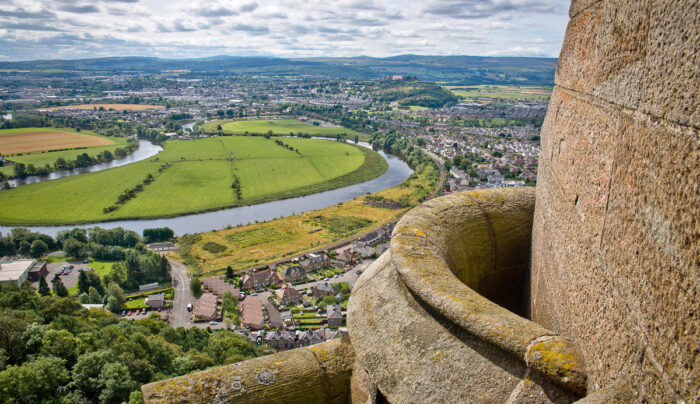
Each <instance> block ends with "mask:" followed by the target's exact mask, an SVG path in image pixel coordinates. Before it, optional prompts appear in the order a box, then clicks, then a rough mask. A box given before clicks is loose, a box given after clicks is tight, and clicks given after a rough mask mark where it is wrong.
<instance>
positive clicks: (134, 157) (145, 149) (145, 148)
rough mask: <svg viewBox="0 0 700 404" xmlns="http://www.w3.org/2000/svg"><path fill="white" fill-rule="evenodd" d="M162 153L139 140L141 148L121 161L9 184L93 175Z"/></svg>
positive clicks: (161, 149) (157, 148) (160, 148)
mask: <svg viewBox="0 0 700 404" xmlns="http://www.w3.org/2000/svg"><path fill="white" fill-rule="evenodd" d="M161 151H163V148H162V147H160V146H158V145H154V144H153V143H151V142H147V141H145V140H139V148H138V149H137V150H136V151H134V152H133V153H131V154H129V155H128V156H126V157H124V158H121V159H115V160H112V161H107V162H104V163H100V164H95V165H93V166H90V167H81V168H74V169H72V170H63V171H56V172H53V173H50V174H49V175H31V176H29V177H26V178H22V179H16V180H9V181H8V182H9V183H10V185H12V186H13V187H16V186H18V185H26V184H32V183H35V182H42V181H51V180H55V179H58V178H63V177H70V176H71V175H78V174H85V173H91V172H94V171H102V170H106V169H108V168H114V167H120V166H125V165H127V164H131V163H135V162H137V161H141V160H145V159H147V158H149V157H153V156H155V155H156V154H158V153H160V152H161Z"/></svg>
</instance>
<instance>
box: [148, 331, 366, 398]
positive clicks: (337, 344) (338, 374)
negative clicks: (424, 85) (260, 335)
mask: <svg viewBox="0 0 700 404" xmlns="http://www.w3.org/2000/svg"><path fill="white" fill-rule="evenodd" d="M354 362H355V354H354V352H353V350H352V347H351V346H350V344H349V340H348V339H347V337H345V338H342V339H334V340H330V341H328V342H324V343H322V344H318V345H313V346H310V347H307V348H299V349H293V350H290V351H286V352H281V353H278V354H275V355H269V356H263V357H260V358H255V359H250V360H247V361H243V362H239V363H235V364H232V365H228V366H223V367H220V368H216V369H210V370H205V371H202V372H197V373H193V374H190V375H186V376H180V377H176V378H173V379H167V380H162V381H159V382H155V383H150V384H147V385H144V386H142V387H141V392H142V394H143V399H144V402H145V403H154V404H156V403H158V404H162V403H234V402H235V403H254V404H260V403H271V402H278V403H316V402H318V403H320V402H323V403H338V404H341V403H342V404H345V403H347V402H348V396H349V386H350V376H351V374H352V368H353V364H354Z"/></svg>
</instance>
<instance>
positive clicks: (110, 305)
mask: <svg viewBox="0 0 700 404" xmlns="http://www.w3.org/2000/svg"><path fill="white" fill-rule="evenodd" d="M125 300H126V299H125V298H124V291H123V290H122V288H120V287H119V285H117V284H116V283H112V284H110V285H109V287H107V310H109V311H111V312H114V313H116V312H118V311H119V310H121V309H122V307H124V301H125Z"/></svg>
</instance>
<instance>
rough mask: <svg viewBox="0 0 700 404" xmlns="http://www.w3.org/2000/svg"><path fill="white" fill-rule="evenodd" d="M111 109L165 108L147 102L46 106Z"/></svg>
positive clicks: (57, 108)
mask: <svg viewBox="0 0 700 404" xmlns="http://www.w3.org/2000/svg"><path fill="white" fill-rule="evenodd" d="M100 108H102V109H104V110H107V111H109V110H113V111H143V110H147V109H162V108H165V107H164V106H163V105H148V104H80V105H64V106H61V107H51V108H46V109H48V110H50V111H56V110H59V109H82V110H95V109H100Z"/></svg>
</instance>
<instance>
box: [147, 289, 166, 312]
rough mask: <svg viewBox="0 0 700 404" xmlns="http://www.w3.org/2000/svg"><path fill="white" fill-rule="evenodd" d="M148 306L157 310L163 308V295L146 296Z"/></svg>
mask: <svg viewBox="0 0 700 404" xmlns="http://www.w3.org/2000/svg"><path fill="white" fill-rule="evenodd" d="M148 305H149V306H150V307H151V308H152V309H159V308H162V307H164V306H165V295H164V294H163V293H158V294H155V295H150V296H148Z"/></svg>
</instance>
